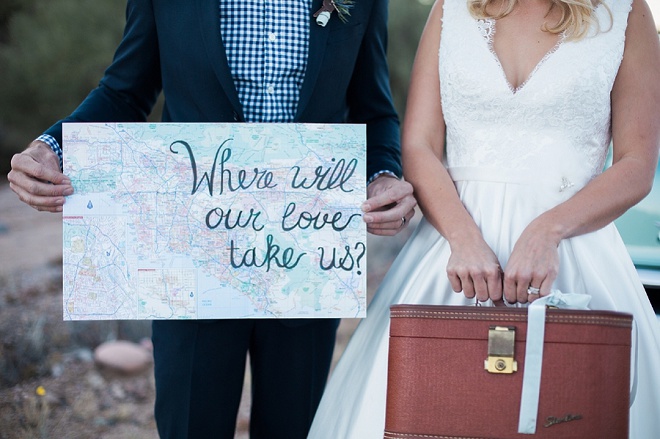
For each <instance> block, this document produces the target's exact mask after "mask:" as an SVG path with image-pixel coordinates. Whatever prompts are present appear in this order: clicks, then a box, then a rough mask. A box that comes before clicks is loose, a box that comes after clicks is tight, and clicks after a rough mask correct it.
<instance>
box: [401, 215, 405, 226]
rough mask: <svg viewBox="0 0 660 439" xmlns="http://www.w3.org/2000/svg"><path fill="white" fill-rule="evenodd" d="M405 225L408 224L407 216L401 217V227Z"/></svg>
mask: <svg viewBox="0 0 660 439" xmlns="http://www.w3.org/2000/svg"><path fill="white" fill-rule="evenodd" d="M405 225H406V217H405V216H402V217H401V227H403V226H405Z"/></svg>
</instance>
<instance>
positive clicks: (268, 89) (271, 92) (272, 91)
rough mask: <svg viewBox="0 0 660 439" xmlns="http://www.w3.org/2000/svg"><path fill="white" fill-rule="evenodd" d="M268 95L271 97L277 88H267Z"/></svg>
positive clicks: (270, 86)
mask: <svg viewBox="0 0 660 439" xmlns="http://www.w3.org/2000/svg"><path fill="white" fill-rule="evenodd" d="M266 93H268V94H269V95H272V94H273V93H275V87H273V86H272V85H269V86H268V87H266Z"/></svg>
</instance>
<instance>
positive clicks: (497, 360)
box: [484, 326, 518, 373]
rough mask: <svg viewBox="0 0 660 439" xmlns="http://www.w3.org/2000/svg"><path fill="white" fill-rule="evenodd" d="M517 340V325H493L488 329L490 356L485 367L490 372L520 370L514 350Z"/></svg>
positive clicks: (485, 362)
mask: <svg viewBox="0 0 660 439" xmlns="http://www.w3.org/2000/svg"><path fill="white" fill-rule="evenodd" d="M515 342H516V328H515V326H491V327H490V329H489V330H488V358H487V359H486V360H485V361H484V369H486V370H487V371H488V372H489V373H513V372H516V371H517V370H518V362H517V361H516V360H514V357H513V354H514V352H513V350H514V347H515Z"/></svg>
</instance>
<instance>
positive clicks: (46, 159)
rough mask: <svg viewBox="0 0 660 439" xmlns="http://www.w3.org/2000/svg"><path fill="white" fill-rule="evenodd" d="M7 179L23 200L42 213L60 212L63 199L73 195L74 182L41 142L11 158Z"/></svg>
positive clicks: (48, 147) (33, 143)
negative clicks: (72, 182)
mask: <svg viewBox="0 0 660 439" xmlns="http://www.w3.org/2000/svg"><path fill="white" fill-rule="evenodd" d="M7 179H8V180H9V187H10V188H11V190H13V191H14V192H16V194H17V195H18V198H20V199H21V201H23V202H24V203H26V204H29V205H30V206H32V207H34V208H35V209H37V210H41V211H47V212H61V211H62V206H63V205H64V197H65V196H67V195H71V194H72V193H73V186H71V180H69V179H68V178H67V177H66V176H65V175H64V174H62V172H61V171H60V162H59V159H58V157H57V154H55V153H54V152H53V150H52V149H50V146H48V145H47V144H46V143H44V142H40V141H38V140H35V141H34V142H32V143H31V144H30V146H28V147H27V149H26V150H25V151H23V152H21V153H20V154H15V155H14V157H12V159H11V171H9V174H8V175H7Z"/></svg>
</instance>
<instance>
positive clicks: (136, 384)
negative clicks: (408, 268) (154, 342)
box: [0, 183, 419, 439]
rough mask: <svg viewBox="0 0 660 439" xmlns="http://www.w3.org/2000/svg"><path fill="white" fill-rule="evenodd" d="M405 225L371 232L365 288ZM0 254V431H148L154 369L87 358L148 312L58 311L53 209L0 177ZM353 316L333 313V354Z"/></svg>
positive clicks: (57, 230)
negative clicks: (383, 234)
mask: <svg viewBox="0 0 660 439" xmlns="http://www.w3.org/2000/svg"><path fill="white" fill-rule="evenodd" d="M418 216H419V215H418ZM411 231H412V227H408V229H407V231H406V232H407V233H405V234H401V236H398V237H395V238H378V237H372V236H370V238H369V241H368V246H369V253H368V257H369V259H368V271H369V278H368V286H369V294H370V297H371V295H373V292H374V290H375V288H376V287H377V285H378V284H379V283H380V280H381V279H382V276H383V275H384V273H385V272H386V271H387V268H388V267H389V265H390V264H391V261H392V260H393V258H394V257H395V256H396V254H397V253H398V251H399V249H400V248H401V246H402V244H403V242H404V241H405V239H406V238H407V237H408V235H409V233H410V232H411ZM0 255H1V262H0V439H28V438H39V439H45V438H57V439H61V438H67V439H87V438H89V439H92V438H93V439H152V438H157V433H156V427H155V423H154V420H153V412H152V411H153V401H154V382H153V375H152V374H153V369H152V368H151V367H149V368H148V369H147V370H145V371H144V372H142V373H139V374H135V375H122V374H118V373H115V372H112V371H109V370H103V369H101V368H99V367H98V366H97V365H96V364H95V363H94V361H93V350H94V348H95V347H96V346H98V345H99V344H100V343H102V342H104V341H107V340H115V339H124V340H130V341H135V342H140V341H143V340H145V339H148V338H149V336H150V326H149V322H144V321H142V322H128V321H114V322H63V321H62V267H61V262H62V227H61V215H56V214H48V213H40V212H37V211H35V210H33V209H31V208H30V207H27V206H25V205H24V204H23V203H21V202H20V201H19V200H18V197H16V196H15V194H14V193H13V192H11V190H10V189H9V187H8V186H7V185H6V184H4V183H3V184H0ZM358 322H359V320H357V319H346V320H343V321H342V323H341V325H340V328H339V332H338V336H337V345H336V349H335V361H336V360H337V359H338V358H339V356H340V355H341V353H342V352H343V349H344V347H345V345H346V342H347V341H348V339H349V338H350V335H351V334H352V332H353V330H354V329H355V327H356V325H357V323H358ZM249 399H250V398H249V377H248V376H246V385H245V386H244V394H243V400H242V402H241V408H240V413H239V419H238V423H237V431H236V436H235V437H236V438H247V437H248V434H247V426H248V422H249V407H250V401H249Z"/></svg>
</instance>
